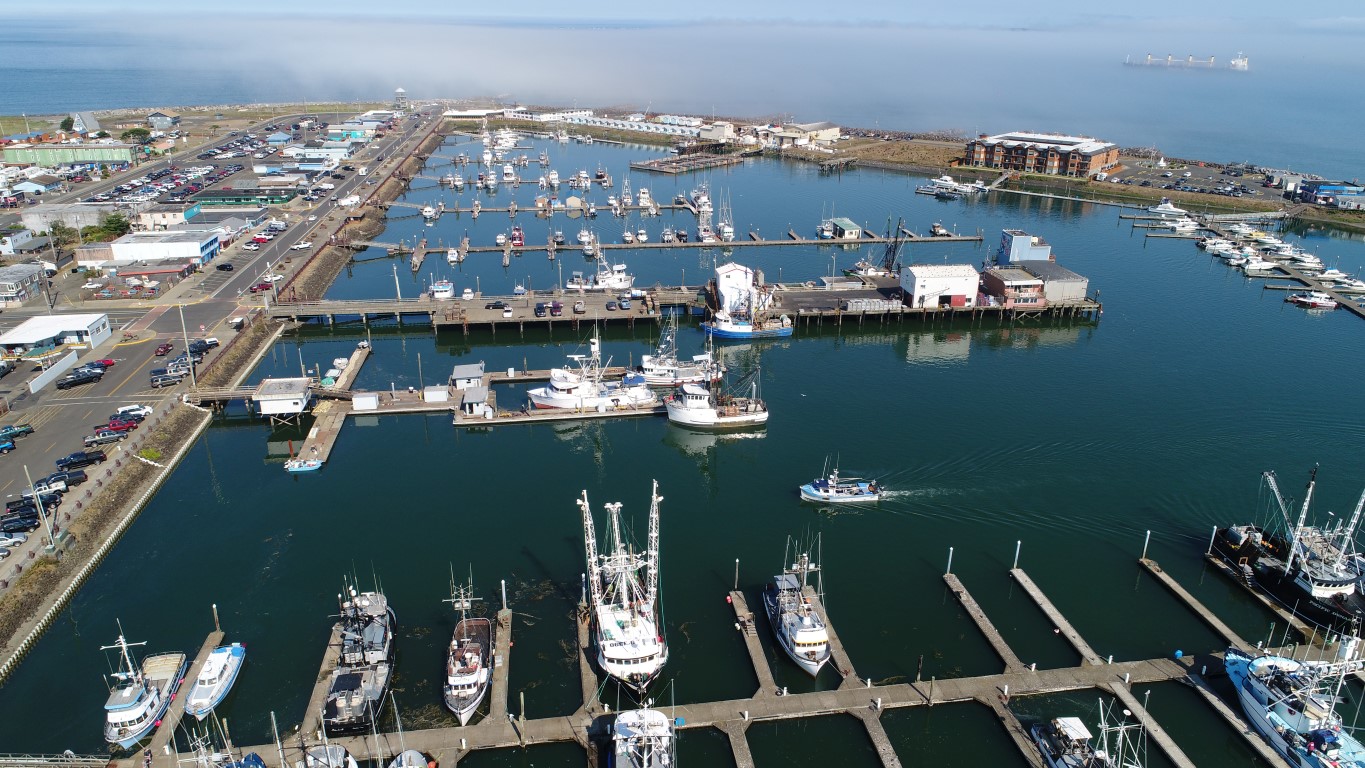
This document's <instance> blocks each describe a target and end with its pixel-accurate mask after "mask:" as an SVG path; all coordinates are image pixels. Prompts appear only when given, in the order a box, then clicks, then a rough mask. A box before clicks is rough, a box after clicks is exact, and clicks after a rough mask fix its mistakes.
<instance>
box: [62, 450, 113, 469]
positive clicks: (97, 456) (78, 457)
mask: <svg viewBox="0 0 1365 768" xmlns="http://www.w3.org/2000/svg"><path fill="white" fill-rule="evenodd" d="M107 458H109V457H108V456H105V455H104V451H76V452H75V453H73V454H71V455H70V456H63V457H62V458H60V459H57V469H80V468H81V467H88V466H90V465H92V464H103V463H104V460H105V459H107Z"/></svg>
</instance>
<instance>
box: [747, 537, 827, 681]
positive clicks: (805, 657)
mask: <svg viewBox="0 0 1365 768" xmlns="http://www.w3.org/2000/svg"><path fill="white" fill-rule="evenodd" d="M812 548H813V549H814V550H815V559H814V561H812V559H811V555H810V552H800V551H798V554H797V556H796V559H795V560H793V559H792V557H791V554H792V551H793V550H794V549H797V550H799V548H798V547H795V546H793V542H792V540H791V538H790V537H789V538H788V539H787V548H786V551H784V552H783V553H782V562H783V564H784V566H785V564H787V563H791V566H790V567H784V568H783V570H782V573H779V574H778V575H776V576H774V577H773V582H772V583H771V584H769V585H768V586H767V587H766V588H765V589H764V590H763V608H764V610H766V611H767V612H768V623H769V624H771V625H772V628H773V634H774V635H776V636H777V642H778V645H781V646H782V650H784V651H786V652H787V655H788V656H790V657H791V659H792V661H795V662H796V663H797V664H798V665H799V666H800V667H801V669H803V670H805V671H806V672H807V673H808V674H809V675H810V676H811V677H815V676H816V675H818V674H820V669H821V668H823V667H824V666H825V664H826V663H828V662H829V659H830V648H829V631H828V630H827V629H826V628H825V622H824V620H823V619H821V618H820V614H819V613H817V612H816V610H815V606H814V605H813V604H812V603H811V599H810V596H809V595H807V594H806V588H807V586H808V585H809V579H810V575H811V574H815V575H816V583H815V586H814V593H815V597H816V598H817V599H819V600H820V601H821V602H822V603H823V601H824V597H825V596H824V591H825V590H824V584H823V577H822V576H821V570H820V536H819V534H816V538H815V542H814V547H812Z"/></svg>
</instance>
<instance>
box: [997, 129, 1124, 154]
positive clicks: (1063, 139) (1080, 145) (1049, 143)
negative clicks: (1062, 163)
mask: <svg viewBox="0 0 1365 768" xmlns="http://www.w3.org/2000/svg"><path fill="white" fill-rule="evenodd" d="M978 141H980V142H982V143H985V144H1004V145H1005V146H1007V147H1009V146H1017V145H1021V144H1023V145H1028V144H1032V145H1034V146H1037V147H1039V148H1043V149H1046V148H1048V147H1056V148H1057V149H1060V150H1062V151H1066V152H1072V151H1076V152H1085V153H1091V152H1102V151H1104V150H1106V149H1109V148H1110V147H1113V146H1114V144H1112V143H1110V142H1107V141H1100V140H1099V139H1095V138H1091V137H1089V136H1066V135H1064V134H1060V133H1030V132H1028V131H1015V132H1013V133H1001V134H997V135H995V136H987V137H985V138H983V139H978Z"/></svg>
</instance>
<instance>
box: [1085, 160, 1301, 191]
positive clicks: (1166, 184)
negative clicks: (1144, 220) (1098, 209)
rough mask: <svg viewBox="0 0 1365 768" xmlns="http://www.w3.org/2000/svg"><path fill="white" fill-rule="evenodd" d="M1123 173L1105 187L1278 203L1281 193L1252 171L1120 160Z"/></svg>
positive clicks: (1109, 178)
mask: <svg viewBox="0 0 1365 768" xmlns="http://www.w3.org/2000/svg"><path fill="white" fill-rule="evenodd" d="M1121 162H1122V163H1123V165H1124V166H1125V167H1124V169H1123V170H1121V171H1119V172H1118V173H1115V174H1112V175H1111V176H1109V177H1108V178H1107V179H1105V180H1104V182H1103V183H1108V184H1122V185H1126V186H1134V187H1149V188H1151V189H1154V190H1161V191H1165V192H1185V193H1193V194H1196V195H1208V196H1210V197H1232V198H1252V199H1258V200H1272V201H1273V200H1276V199H1278V197H1279V192H1278V191H1277V190H1274V189H1268V188H1266V187H1265V186H1264V185H1263V181H1264V178H1263V177H1262V176H1261V175H1259V174H1256V173H1253V172H1251V171H1250V170H1249V169H1242V168H1231V167H1230V168H1215V167H1212V166H1197V165H1183V164H1181V165H1174V164H1170V165H1164V166H1162V165H1158V164H1157V162H1156V161H1150V160H1140V159H1138V158H1121Z"/></svg>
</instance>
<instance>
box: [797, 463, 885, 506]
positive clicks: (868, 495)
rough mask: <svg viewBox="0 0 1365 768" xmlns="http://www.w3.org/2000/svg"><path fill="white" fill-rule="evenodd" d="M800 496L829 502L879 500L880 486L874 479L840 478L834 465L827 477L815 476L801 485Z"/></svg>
mask: <svg viewBox="0 0 1365 768" xmlns="http://www.w3.org/2000/svg"><path fill="white" fill-rule="evenodd" d="M801 498H802V499H803V500H805V501H818V502H823V503H830V504H844V503H848V502H856V501H881V498H882V487H881V486H880V485H878V484H877V481H876V480H869V481H867V482H862V481H860V480H858V479H857V478H851V479H841V478H840V477H839V468H838V467H835V468H834V471H833V472H830V473H829V476H828V477H817V478H815V479H814V480H812V481H810V482H809V483H806V484H805V485H803V486H801Z"/></svg>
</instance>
